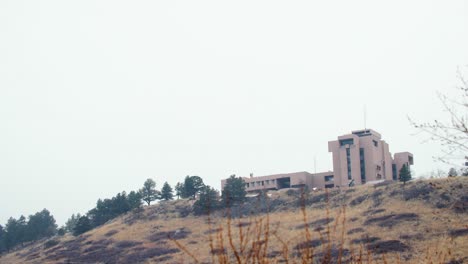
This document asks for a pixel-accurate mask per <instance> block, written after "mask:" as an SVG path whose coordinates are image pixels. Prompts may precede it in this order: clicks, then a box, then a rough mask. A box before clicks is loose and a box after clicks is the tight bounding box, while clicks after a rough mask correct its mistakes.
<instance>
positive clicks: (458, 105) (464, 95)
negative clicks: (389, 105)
mask: <svg viewBox="0 0 468 264" xmlns="http://www.w3.org/2000/svg"><path fill="white" fill-rule="evenodd" d="M458 77H459V80H460V85H459V86H458V88H457V90H458V92H459V95H458V96H457V98H450V97H449V96H447V95H445V94H442V93H438V97H439V100H440V102H441V104H442V108H443V110H444V111H445V112H446V113H447V114H448V116H447V118H446V120H434V121H433V122H425V123H417V122H415V121H413V120H411V119H410V122H411V124H412V125H413V126H414V127H415V128H417V129H418V130H420V131H421V132H423V133H426V134H427V135H429V136H430V138H429V139H430V141H434V142H438V143H439V144H441V146H442V151H443V155H441V156H439V157H437V160H439V161H442V162H445V163H452V160H460V159H461V160H463V159H464V161H465V162H466V163H468V156H466V153H468V118H467V115H466V113H467V111H468V80H467V79H466V78H465V77H464V74H462V72H461V71H458ZM460 165H462V164H458V166H460Z"/></svg>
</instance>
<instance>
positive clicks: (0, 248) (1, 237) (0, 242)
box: [0, 225, 6, 254]
mask: <svg viewBox="0 0 468 264" xmlns="http://www.w3.org/2000/svg"><path fill="white" fill-rule="evenodd" d="M5 239H6V232H5V230H3V226H2V225H0V254H2V253H3V252H5V251H6V245H5Z"/></svg>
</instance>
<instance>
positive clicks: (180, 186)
mask: <svg viewBox="0 0 468 264" xmlns="http://www.w3.org/2000/svg"><path fill="white" fill-rule="evenodd" d="M174 189H175V192H176V193H175V195H176V196H177V199H179V198H180V196H181V195H182V192H183V191H184V184H182V183H180V182H178V183H177V184H176V185H175V187H174Z"/></svg>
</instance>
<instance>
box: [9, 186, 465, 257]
mask: <svg viewBox="0 0 468 264" xmlns="http://www.w3.org/2000/svg"><path fill="white" fill-rule="evenodd" d="M467 187H468V177H456V178H446V179H436V180H424V181H412V182H409V183H407V184H406V186H404V187H403V185H402V184H401V183H393V182H392V183H383V184H379V185H376V186H359V187H354V188H351V189H342V190H337V189H333V190H330V191H324V190H322V191H316V192H315V191H314V192H310V193H308V194H306V195H301V193H300V192H299V191H298V190H283V191H279V192H271V193H269V194H268V195H267V196H260V197H256V198H250V199H249V201H248V202H247V203H246V204H245V205H243V206H242V207H238V208H233V210H232V211H229V212H226V211H224V212H216V213H213V214H211V215H210V216H209V217H207V216H193V215H192V214H191V203H192V201H188V200H176V201H170V202H162V203H159V204H157V205H153V206H149V207H145V208H144V209H142V210H139V211H134V212H132V213H129V214H126V215H124V216H121V217H119V218H116V219H114V220H112V221H110V222H108V223H106V224H105V225H103V226H101V227H99V228H96V229H94V230H92V231H90V232H87V233H85V234H82V235H80V236H78V237H73V236H71V235H66V236H63V237H55V238H51V239H48V240H43V241H39V242H36V243H34V244H31V245H28V246H26V247H24V248H21V249H18V250H17V251H14V252H10V253H9V254H6V255H4V256H2V257H0V263H196V262H197V261H198V262H199V263H238V261H239V262H241V263H338V262H339V260H342V261H343V262H345V263H374V262H375V263H398V262H400V263H430V262H432V263H452V264H454V263H468V250H467V247H466V245H468V192H467V190H468V188H467ZM267 212H269V213H267ZM226 215H232V216H233V217H227V216H226ZM239 215H243V216H242V217H240V218H237V216H239Z"/></svg>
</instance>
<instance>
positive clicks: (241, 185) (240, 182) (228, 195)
mask: <svg viewBox="0 0 468 264" xmlns="http://www.w3.org/2000/svg"><path fill="white" fill-rule="evenodd" d="M246 194H247V191H246V190H245V181H244V179H242V177H236V175H231V177H229V178H228V179H227V180H226V184H225V185H224V188H223V191H222V196H221V197H222V200H223V204H224V205H226V206H228V207H229V206H231V205H233V204H236V203H242V202H244V201H245V196H246Z"/></svg>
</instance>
